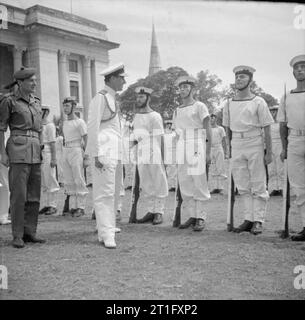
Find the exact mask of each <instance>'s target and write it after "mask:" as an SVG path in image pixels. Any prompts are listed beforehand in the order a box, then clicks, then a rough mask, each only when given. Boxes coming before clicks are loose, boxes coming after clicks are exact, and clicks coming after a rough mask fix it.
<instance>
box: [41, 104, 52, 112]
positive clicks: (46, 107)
mask: <svg viewBox="0 0 305 320" xmlns="http://www.w3.org/2000/svg"><path fill="white" fill-rule="evenodd" d="M50 109H51V106H50V105H46V104H44V105H42V106H41V110H49V111H50Z"/></svg>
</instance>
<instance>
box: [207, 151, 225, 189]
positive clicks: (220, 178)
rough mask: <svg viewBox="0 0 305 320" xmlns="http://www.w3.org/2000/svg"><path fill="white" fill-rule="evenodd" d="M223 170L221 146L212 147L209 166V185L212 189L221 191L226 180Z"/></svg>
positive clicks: (223, 159)
mask: <svg viewBox="0 0 305 320" xmlns="http://www.w3.org/2000/svg"><path fill="white" fill-rule="evenodd" d="M225 172H226V170H225V158H224V152H223V147H222V145H216V146H212V148H211V166H210V171H209V175H210V179H209V185H212V186H213V189H223V188H224V181H225V179H226V178H227V176H226V173H225Z"/></svg>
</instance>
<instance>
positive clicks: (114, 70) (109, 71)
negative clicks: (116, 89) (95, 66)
mask: <svg viewBox="0 0 305 320" xmlns="http://www.w3.org/2000/svg"><path fill="white" fill-rule="evenodd" d="M124 68H125V67H124V64H123V63H118V64H115V65H112V66H109V67H108V68H106V69H104V70H103V71H102V72H101V73H100V75H101V76H109V75H114V76H121V77H127V74H126V73H125V70H124Z"/></svg>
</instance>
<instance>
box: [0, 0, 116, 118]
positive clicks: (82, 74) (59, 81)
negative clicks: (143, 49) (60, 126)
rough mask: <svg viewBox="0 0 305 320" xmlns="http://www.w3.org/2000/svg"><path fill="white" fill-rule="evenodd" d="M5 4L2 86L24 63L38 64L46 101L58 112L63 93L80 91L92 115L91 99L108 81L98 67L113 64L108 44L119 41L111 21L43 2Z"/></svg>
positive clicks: (83, 112)
mask: <svg viewBox="0 0 305 320" xmlns="http://www.w3.org/2000/svg"><path fill="white" fill-rule="evenodd" d="M0 7H1V8H2V9H3V7H4V8H5V10H7V24H2V28H1V27H0V92H5V90H4V89H3V86H4V85H6V84H8V83H10V82H12V81H13V73H14V71H16V70H19V69H20V67H21V66H22V65H23V66H30V67H35V68H36V69H37V71H38V72H37V79H38V87H37V92H36V94H37V96H38V97H40V98H41V101H42V104H45V105H51V106H52V111H51V112H52V114H57V115H58V114H59V113H60V110H61V104H62V101H63V98H64V97H66V96H75V97H76V98H77V101H78V112H79V115H80V116H81V117H82V118H84V119H85V120H87V113H88V112H87V111H88V105H89V102H90V100H91V98H92V97H93V96H94V95H95V94H96V92H97V90H98V89H100V88H101V87H102V85H103V77H101V76H99V73H100V72H101V70H103V69H104V68H105V67H107V66H108V64H109V50H112V49H115V48H118V47H119V44H118V43H115V42H111V41H109V40H108V38H107V27H106V26H105V25H104V24H101V23H98V22H95V21H91V20H88V19H85V18H82V17H79V16H76V15H73V14H70V13H66V12H63V11H58V10H55V9H50V8H46V7H43V6H40V5H35V6H33V7H30V8H28V9H25V10H24V9H21V8H17V7H13V6H10V5H7V4H3V3H0ZM2 18H3V15H2ZM0 23H1V19H0Z"/></svg>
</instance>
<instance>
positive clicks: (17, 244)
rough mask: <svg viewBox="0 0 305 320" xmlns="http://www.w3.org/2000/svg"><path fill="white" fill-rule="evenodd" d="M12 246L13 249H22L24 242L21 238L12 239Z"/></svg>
mask: <svg viewBox="0 0 305 320" xmlns="http://www.w3.org/2000/svg"><path fill="white" fill-rule="evenodd" d="M12 245H13V247H14V248H18V249H21V248H24V242H23V240H22V239H21V238H17V237H16V238H14V240H13V242H12Z"/></svg>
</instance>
